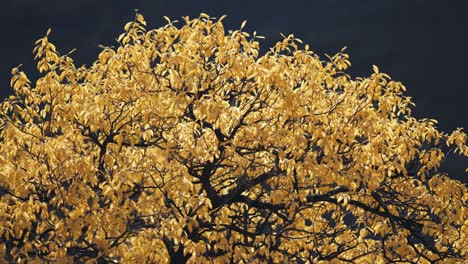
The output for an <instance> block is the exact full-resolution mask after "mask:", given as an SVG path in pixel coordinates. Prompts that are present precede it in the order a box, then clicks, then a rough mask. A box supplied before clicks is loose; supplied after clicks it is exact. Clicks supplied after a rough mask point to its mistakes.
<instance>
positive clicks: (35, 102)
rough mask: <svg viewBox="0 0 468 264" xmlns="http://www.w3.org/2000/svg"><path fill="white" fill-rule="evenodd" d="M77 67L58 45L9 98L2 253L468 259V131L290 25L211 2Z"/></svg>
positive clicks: (141, 259)
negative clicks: (214, 7) (283, 32)
mask: <svg viewBox="0 0 468 264" xmlns="http://www.w3.org/2000/svg"><path fill="white" fill-rule="evenodd" d="M184 20H185V24H184V25H183V26H181V27H177V26H176V23H175V22H174V21H168V24H167V25H166V26H164V27H162V28H158V29H154V30H147V29H146V28H145V25H146V22H145V20H144V18H143V17H142V16H141V15H140V14H137V15H136V18H135V20H134V21H133V22H130V23H128V24H127V25H126V26H125V32H124V33H123V34H122V35H121V36H120V37H119V38H118V41H119V46H118V47H117V48H113V47H104V48H103V50H102V52H101V53H100V54H99V57H98V60H96V61H95V62H94V63H93V65H91V66H89V67H84V66H83V67H76V66H75V65H74V63H73V60H72V59H71V58H70V57H69V55H60V54H59V53H58V52H57V50H56V48H55V46H54V45H53V44H51V43H50V42H49V40H48V35H49V33H50V32H48V33H47V35H46V36H45V37H44V38H41V39H39V40H38V41H37V42H36V44H37V46H36V48H35V49H34V52H35V54H36V58H37V60H38V70H39V71H40V72H41V73H42V74H43V77H41V78H40V79H39V80H37V81H36V82H35V84H31V82H30V81H29V80H28V78H27V76H26V75H25V74H24V73H23V72H21V71H20V70H19V69H17V68H16V69H13V78H12V83H11V85H12V87H13V89H14V95H13V96H11V97H10V98H8V99H7V100H5V101H4V102H2V103H1V105H0V108H1V115H0V116H1V118H0V125H1V143H0V212H1V213H0V257H1V258H3V260H5V261H12V262H17V261H18V262H24V261H28V263H35V262H45V261H58V262H63V261H69V262H71V261H75V262H84V261H89V263H93V262H95V263H96V262H97V263H106V262H114V263H115V262H133V263H136V262H138V263H164V262H172V263H182V262H189V263H202V262H207V261H213V262H214V263H263V262H267V263H287V262H289V263H306V262H310V263H312V262H313V263H315V262H321V261H324V262H329V261H331V262H332V261H336V262H346V261H348V262H360V263H386V262H390V261H396V262H397V261H402V262H404V261H406V262H412V263H431V262H437V261H443V262H444V263H448V262H450V261H453V262H457V261H463V259H464V258H465V257H466V254H467V245H468V241H467V233H468V229H467V226H468V217H467V210H466V203H467V198H468V195H467V191H466V187H465V186H464V185H462V184H461V183H460V182H457V181H454V180H451V179H450V178H448V177H447V176H446V175H444V174H443V173H442V172H440V171H439V167H440V165H441V163H442V162H443V160H444V157H445V155H446V153H447V152H448V151H452V150H455V151H457V152H459V153H460V154H462V155H464V156H468V147H467V145H466V138H467V136H466V134H464V133H463V132H462V131H461V130H457V131H454V132H453V133H451V134H446V133H443V132H440V131H438V130H437V128H436V127H435V121H434V120H428V119H425V120H417V119H415V118H413V117H412V116H411V111H410V108H409V107H410V105H411V104H412V103H411V100H410V99H409V98H408V97H406V96H404V90H405V87H404V86H403V85H402V84H401V83H399V82H395V81H393V80H391V79H390V77H389V76H388V75H386V74H384V73H381V72H379V70H378V68H377V67H374V72H373V73H372V75H371V76H369V77H367V78H356V79H353V78H351V77H350V76H349V75H348V74H346V72H345V70H346V68H348V67H349V65H350V62H349V61H348V55H347V54H345V53H344V50H343V51H342V52H340V53H338V54H336V55H334V56H332V57H328V58H327V59H326V60H321V59H320V58H319V57H318V56H317V55H315V54H314V53H313V52H312V51H310V50H309V47H308V45H305V47H304V48H300V47H299V46H301V47H302V46H303V45H302V42H301V40H299V39H297V38H295V37H294V36H292V35H290V36H287V37H286V36H285V37H284V40H282V41H281V42H279V43H277V44H276V45H275V46H274V47H272V48H271V49H270V50H269V51H267V52H266V53H265V54H264V55H259V42H258V41H257V40H258V39H259V38H261V37H260V36H257V35H256V34H253V36H250V35H249V34H248V33H247V32H244V31H243V30H242V28H243V26H244V25H245V24H243V25H242V26H241V29H240V30H236V31H230V32H229V33H227V32H226V31H225V30H224V28H223V24H222V18H221V19H219V20H216V19H214V18H210V17H209V16H207V15H206V14H202V15H200V17H198V18H196V19H189V18H184Z"/></svg>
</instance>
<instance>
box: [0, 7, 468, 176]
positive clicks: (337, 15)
mask: <svg viewBox="0 0 468 264" xmlns="http://www.w3.org/2000/svg"><path fill="white" fill-rule="evenodd" d="M464 2H465V0H452V1H448V0H447V1H441V0H439V1H435V0H434V1H430V0H427V1H424V0H373V1H370V0H369V1H368V0H366V1H364V0H307V1H299V0H289V1H284V0H283V1H271V0H270V1H263V0H262V1H256V0H248V1H245V0H231V1H229V0H224V1H223V0H191V1H189V0H184V1H177V0H173V1H168V0H166V1H163V0H75V1H73V0H67V1H64V0H61V1H59V0H2V2H1V4H0V10H1V11H0V14H1V18H0V26H1V28H2V37H1V38H0V87H1V88H0V91H1V92H0V98H4V97H5V96H7V95H8V94H10V93H11V88H10V87H9V80H10V70H11V68H13V67H15V66H17V65H18V64H23V65H24V66H23V68H22V69H23V70H24V71H26V73H27V74H28V76H29V77H30V79H31V80H35V79H36V78H37V76H38V75H37V73H36V71H35V69H34V66H35V64H34V62H33V55H32V49H33V47H34V41H35V40H36V39H38V38H39V37H42V36H43V35H44V34H45V32H46V30H47V29H48V28H52V30H53V31H52V36H51V40H52V42H53V43H54V44H56V46H57V48H58V50H59V51H60V52H61V53H62V54H64V53H67V52H68V51H70V50H71V49H73V48H77V51H76V52H75V53H74V54H73V55H72V57H73V58H74V59H75V61H76V64H77V65H81V64H88V65H89V64H91V63H92V62H93V61H94V60H95V58H96V55H97V54H98V52H99V50H100V48H98V44H102V45H114V44H115V38H116V37H117V36H118V35H119V34H120V33H121V32H122V31H123V26H124V24H125V23H126V22H128V21H130V20H133V17H134V14H135V11H134V9H139V12H141V13H142V14H143V15H144V16H145V18H146V20H147V21H148V24H149V25H148V26H149V27H148V28H154V27H160V26H162V25H164V24H165V23H166V22H165V20H164V19H163V18H162V17H163V16H164V15H166V16H168V17H170V18H171V19H179V20H181V19H180V18H181V16H185V15H189V16H190V17H195V16H198V14H200V13H201V12H205V13H207V14H209V15H211V16H215V17H220V16H221V15H224V14H226V15H228V18H227V19H226V20H225V21H224V23H225V28H226V29H237V28H239V25H240V24H241V23H242V21H243V20H248V23H247V27H246V29H245V30H247V31H249V32H253V31H257V32H258V33H259V34H260V35H264V36H266V37H267V39H266V40H264V41H263V48H266V47H268V46H271V45H272V44H274V43H275V42H276V41H278V40H280V39H281V37H280V34H279V33H280V32H282V33H284V34H286V35H287V34H290V33H294V34H295V36H297V37H299V38H301V39H302V40H303V41H304V42H305V43H308V44H310V46H311V49H312V50H313V51H315V52H316V53H318V54H324V53H328V54H334V53H336V52H337V51H339V50H340V49H341V48H342V47H343V46H348V50H347V52H348V53H349V54H350V55H351V62H352V64H353V65H352V67H351V70H350V73H351V74H352V75H353V76H367V75H369V74H370V73H371V68H372V67H371V66H372V64H375V65H377V66H379V68H380V70H381V71H383V72H386V73H388V74H389V75H390V76H392V78H393V79H395V80H399V81H402V82H403V83H404V84H405V85H406V86H407V88H408V94H409V95H410V96H412V97H413V100H414V102H415V103H416V108H415V109H414V111H413V113H414V114H415V116H416V117H418V118H423V117H429V118H435V119H437V120H439V128H440V129H442V130H444V131H450V130H453V129H455V128H457V127H467V128H468V104H466V103H465V101H466V99H467V96H468V89H467V88H468V87H467V85H466V76H467V73H466V71H467V68H468V67H467V65H468V53H467V50H466V49H467V48H468V35H467V26H468V16H467V15H466V13H467V11H468V9H467V8H465V5H464ZM466 167H468V162H467V161H466V159H465V160H462V159H461V158H457V157H453V156H452V157H450V158H449V159H448V161H447V162H446V164H445V168H446V169H448V171H449V173H450V174H451V176H452V177H454V178H458V179H461V180H462V181H464V182H465V183H466V182H467V177H466V175H467V174H466V173H465V172H464V168H466Z"/></svg>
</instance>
